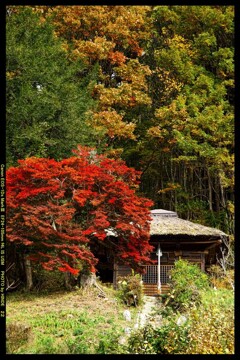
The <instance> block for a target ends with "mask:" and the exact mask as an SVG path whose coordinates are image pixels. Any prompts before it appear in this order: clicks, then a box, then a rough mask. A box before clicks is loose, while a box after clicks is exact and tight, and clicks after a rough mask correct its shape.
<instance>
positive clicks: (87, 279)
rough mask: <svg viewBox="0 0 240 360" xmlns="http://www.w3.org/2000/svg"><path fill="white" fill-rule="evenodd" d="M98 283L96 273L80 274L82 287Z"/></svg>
mask: <svg viewBox="0 0 240 360" xmlns="http://www.w3.org/2000/svg"><path fill="white" fill-rule="evenodd" d="M95 283H96V274H92V273H91V274H88V275H86V274H80V276H79V285H80V287H83V288H86V287H91V286H93V285H95Z"/></svg>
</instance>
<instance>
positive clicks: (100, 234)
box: [6, 146, 152, 274]
mask: <svg viewBox="0 0 240 360" xmlns="http://www.w3.org/2000/svg"><path fill="white" fill-rule="evenodd" d="M74 152H75V156H73V157H70V158H68V159H64V160H61V161H56V160H53V159H46V158H36V157H31V158H27V159H25V160H19V166H18V167H10V168H9V169H8V170H7V179H6V180H7V239H8V242H9V244H13V246H15V247H16V248H17V249H18V250H19V251H21V252H22V253H26V254H27V255H28V257H29V259H32V260H35V261H38V262H40V263H41V264H42V266H43V267H44V268H45V269H47V270H53V269H58V270H60V271H65V272H71V273H73V274H77V273H78V272H79V270H82V269H85V271H86V270H88V271H91V272H94V271H95V265H96V264H97V254H95V253H94V244H96V243H97V244H100V245H101V244H102V246H108V247H109V248H110V249H112V251H113V252H114V255H115V257H116V259H121V260H122V261H124V262H125V263H126V264H129V265H130V266H131V267H132V268H135V269H138V270H139V269H141V265H143V264H144V263H146V261H148V260H149V257H148V255H149V252H150V250H151V248H152V247H151V246H150V245H149V243H148V241H149V220H150V215H149V207H150V206H151V205H152V202H151V201H150V200H148V199H145V198H143V197H138V196H137V195H136V194H135V191H136V188H137V187H138V184H139V176H140V174H139V172H137V171H135V170H134V169H132V168H129V167H127V166H126V165H125V163H124V162H123V161H122V160H114V159H109V158H107V157H106V156H104V155H97V154H96V151H95V150H94V149H91V148H84V147H80V146H79V147H78V149H77V150H75V151H74ZM111 233H113V234H114V236H115V237H114V238H112V239H110V238H109V236H108V235H110V234H111ZM92 249H93V251H92Z"/></svg>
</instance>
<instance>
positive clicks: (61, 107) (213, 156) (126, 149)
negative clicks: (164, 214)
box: [6, 5, 234, 235]
mask: <svg viewBox="0 0 240 360" xmlns="http://www.w3.org/2000/svg"><path fill="white" fill-rule="evenodd" d="M6 35H7V38H6V40H7V41H6V44H7V47H6V52H7V65H6V67H7V77H6V81H7V94H6V102H7V109H6V117H7V123H6V129H7V142H6V155H7V167H10V166H16V165H17V160H19V159H25V158H28V157H30V156H36V157H46V158H53V159H56V160H61V159H64V158H68V157H70V156H72V149H74V148H76V147H77V145H78V144H81V145H86V146H91V147H95V148H96V151H97V153H98V154H105V155H106V156H108V157H109V158H122V159H123V160H124V161H126V163H127V165H128V166H131V167H133V168H135V169H136V170H140V171H141V172H142V175H141V185H140V189H139V192H138V193H139V195H141V196H145V197H148V198H149V199H152V200H153V202H154V208H163V209H167V210H174V211H177V213H178V215H179V216H180V217H182V218H185V219H190V220H193V221H196V222H200V223H202V224H205V225H208V226H213V227H218V228H220V229H221V230H223V231H225V232H227V233H228V234H230V235H231V234H233V232H234V228H233V226H234V225H233V216H234V60H233V59H234V7H233V6H225V5H214V6H179V5H177V6H170V5H169V6H116V5H115V6H8V7H7V15H6Z"/></svg>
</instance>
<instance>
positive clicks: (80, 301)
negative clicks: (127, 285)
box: [7, 288, 139, 354]
mask: <svg viewBox="0 0 240 360" xmlns="http://www.w3.org/2000/svg"><path fill="white" fill-rule="evenodd" d="M104 291H106V293H107V296H108V298H107V299H103V298H99V297H98V293H97V291H95V289H89V290H85V291H83V290H77V291H74V292H58V293H55V294H49V295H47V294H44V295H41V294H28V293H12V294H8V295H7V329H9V330H8V331H7V334H8V335H7V337H8V339H7V353H9V354H108V353H123V352H124V349H123V348H122V347H121V346H119V344H118V339H119V337H120V336H122V335H123V334H124V328H126V327H131V326H133V325H134V324H135V322H136V316H137V312H138V310H139V309H136V308H134V307H131V308H129V310H130V311H131V314H132V320H131V322H126V320H125V319H124V317H123V311H124V310H125V309H126V306H125V305H124V304H122V303H121V302H120V301H119V300H118V299H117V298H116V293H115V292H114V291H113V289H110V288H106V289H104ZM22 327H25V328H27V329H28V330H27V333H26V331H25V333H24V331H22Z"/></svg>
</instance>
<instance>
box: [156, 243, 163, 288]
mask: <svg viewBox="0 0 240 360" xmlns="http://www.w3.org/2000/svg"><path fill="white" fill-rule="evenodd" d="M157 256H158V276H157V289H158V294H161V270H160V269H161V261H160V258H161V256H162V252H161V248H160V244H159V243H158V249H157Z"/></svg>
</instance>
